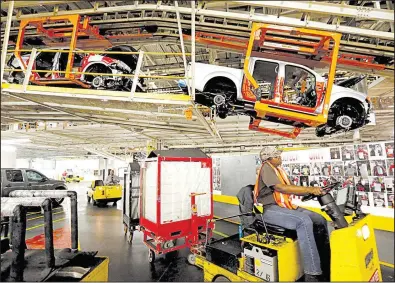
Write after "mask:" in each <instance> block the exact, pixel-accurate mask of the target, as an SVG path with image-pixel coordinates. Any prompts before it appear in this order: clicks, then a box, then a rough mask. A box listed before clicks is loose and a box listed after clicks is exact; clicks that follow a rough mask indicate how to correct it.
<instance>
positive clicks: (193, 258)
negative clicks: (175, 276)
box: [188, 254, 196, 265]
mask: <svg viewBox="0 0 395 283" xmlns="http://www.w3.org/2000/svg"><path fill="white" fill-rule="evenodd" d="M188 263H189V264H190V265H195V263H196V256H195V255H194V254H189V255H188Z"/></svg>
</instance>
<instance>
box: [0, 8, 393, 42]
mask: <svg viewBox="0 0 395 283" xmlns="http://www.w3.org/2000/svg"><path fill="white" fill-rule="evenodd" d="M345 6H347V5H345ZM142 10H145V11H149V10H152V11H161V12H175V7H174V6H164V5H155V4H141V5H140V4H138V5H137V6H136V5H123V6H116V7H100V8H97V9H95V8H92V9H81V10H72V11H58V12H57V13H56V15H71V14H79V15H91V14H104V13H115V12H120V11H142ZM179 11H180V13H181V14H188V15H191V14H192V8H187V7H179ZM53 15H54V13H39V14H30V15H21V16H20V17H19V18H18V19H27V18H36V17H45V16H46V17H48V16H53ZM196 15H197V16H201V15H203V16H205V17H214V18H221V19H224V18H226V19H227V20H240V21H246V22H247V23H248V22H250V21H253V22H258V23H268V24H275V25H284V26H292V27H305V28H311V29H318V30H326V31H335V32H339V33H345V34H355V35H359V36H366V37H372V38H379V39H387V40H393V38H394V33H392V32H382V31H372V30H369V29H362V28H356V27H349V26H343V25H331V24H326V23H323V22H316V21H303V20H300V19H296V18H290V17H280V18H278V17H277V15H267V14H257V13H255V14H254V15H250V14H249V13H248V14H243V13H240V12H225V11H216V10H207V9H200V10H197V11H196ZM6 19H7V18H6V17H1V21H2V22H4V21H6ZM18 19H17V18H16V17H15V16H13V17H12V20H18Z"/></svg>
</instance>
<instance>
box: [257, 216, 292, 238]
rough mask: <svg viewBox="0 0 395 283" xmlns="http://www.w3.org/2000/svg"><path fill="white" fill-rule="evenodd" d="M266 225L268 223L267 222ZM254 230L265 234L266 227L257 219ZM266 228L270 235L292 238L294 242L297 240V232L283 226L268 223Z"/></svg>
mask: <svg viewBox="0 0 395 283" xmlns="http://www.w3.org/2000/svg"><path fill="white" fill-rule="evenodd" d="M265 223H266V222H265ZM253 226H254V229H255V230H257V231H258V232H259V233H264V232H265V227H264V226H263V223H262V220H259V219H256V220H255V221H254V224H253ZM266 228H267V231H268V233H269V234H273V235H277V236H284V237H287V238H291V239H293V240H296V239H297V236H296V230H290V229H286V228H284V227H281V226H277V225H273V224H269V223H266Z"/></svg>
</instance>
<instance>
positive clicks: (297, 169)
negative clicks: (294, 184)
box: [291, 163, 300, 176]
mask: <svg viewBox="0 0 395 283" xmlns="http://www.w3.org/2000/svg"><path fill="white" fill-rule="evenodd" d="M291 175H295V176H298V175H300V164H298V163H295V164H291Z"/></svg>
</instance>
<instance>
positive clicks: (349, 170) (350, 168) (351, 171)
mask: <svg viewBox="0 0 395 283" xmlns="http://www.w3.org/2000/svg"><path fill="white" fill-rule="evenodd" d="M357 171H358V169H357V162H356V161H346V162H344V176H346V177H350V176H357Z"/></svg>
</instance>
